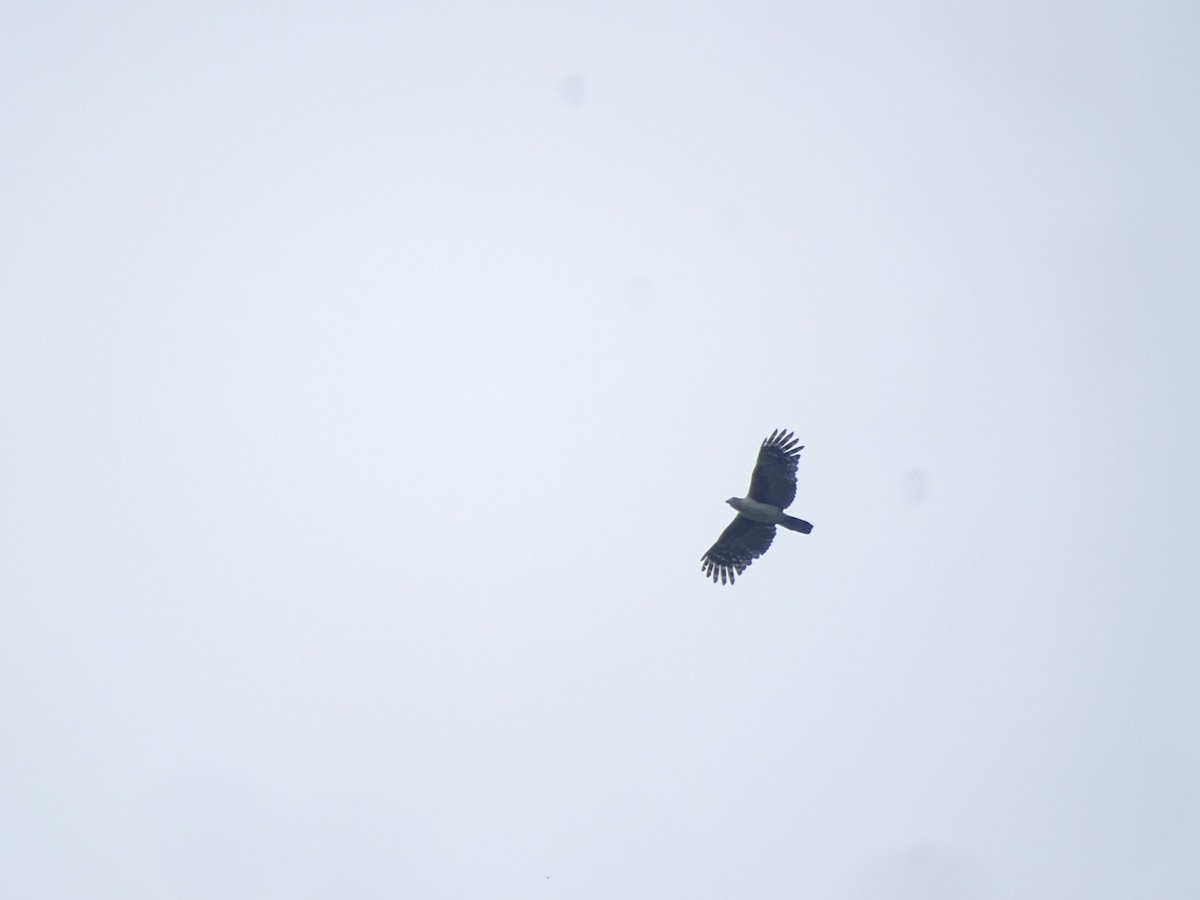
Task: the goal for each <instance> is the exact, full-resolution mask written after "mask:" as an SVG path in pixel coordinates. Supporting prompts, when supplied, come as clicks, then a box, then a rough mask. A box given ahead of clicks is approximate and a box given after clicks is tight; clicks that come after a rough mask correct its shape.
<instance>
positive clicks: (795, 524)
mask: <svg viewBox="0 0 1200 900" xmlns="http://www.w3.org/2000/svg"><path fill="white" fill-rule="evenodd" d="M779 524H780V525H782V526H783V527H784V528H786V529H787V530H788V531H798V532H800V533H801V534H808V533H809V532H810V531H812V523H811V522H805V521H804V520H803V519H797V518H796V517H795V516H789V515H788V514H787V513H784V514H783V520H782V521H781V522H780V523H779Z"/></svg>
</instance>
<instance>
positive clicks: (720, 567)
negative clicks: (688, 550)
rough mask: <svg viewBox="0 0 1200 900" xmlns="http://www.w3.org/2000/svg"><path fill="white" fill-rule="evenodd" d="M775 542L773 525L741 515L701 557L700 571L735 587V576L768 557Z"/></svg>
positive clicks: (714, 579)
mask: <svg viewBox="0 0 1200 900" xmlns="http://www.w3.org/2000/svg"><path fill="white" fill-rule="evenodd" d="M774 539H775V526H774V525H768V524H766V523H765V522H755V521H754V520H753V519H747V518H746V517H745V516H740V515H739V516H738V517H737V518H736V519H734V520H733V521H732V522H730V523H729V527H728V528H726V529H725V530H724V531H722V532H721V536H720V537H719V538H717V542H716V543H715V544H713V545H712V546H711V547H710V548H709V549H708V552H707V553H705V554H704V556H703V557H701V559H700V570H701V571H702V572H703V573H704V574H705V575H707V576H708V577H710V578H711V579H712V580H713V581H717V580H720V582H721V584H725V583H726V581H728V583H729V584H733V577H734V575H735V574H737V575H741V574H742V572H743V571H745V569H746V566H748V565H750V563H752V562H754V560H756V559H758V558H759V557H760V556H762V555H763V554H764V553H766V552H767V548H768V547H770V546H771V541H773V540H774Z"/></svg>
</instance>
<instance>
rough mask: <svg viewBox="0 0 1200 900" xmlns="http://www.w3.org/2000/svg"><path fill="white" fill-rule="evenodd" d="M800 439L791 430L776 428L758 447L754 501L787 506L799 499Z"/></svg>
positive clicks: (753, 482)
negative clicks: (797, 472) (797, 493)
mask: <svg viewBox="0 0 1200 900" xmlns="http://www.w3.org/2000/svg"><path fill="white" fill-rule="evenodd" d="M799 443H800V441H799V440H798V439H797V438H796V436H795V435H793V434H792V433H791V432H790V431H772V432H771V436H770V437H769V438H767V439H766V440H765V441H763V442H762V447H760V448H759V450H758V462H757V463H755V466H754V474H753V475H752V476H750V493H749V497H750V499H751V500H757V501H758V502H759V503H769V504H771V505H772V506H777V507H779V508H780V509H787V508H788V507H789V506H791V505H792V501H793V500H795V499H796V466H797V464H798V463H799V462H800V451H801V450H803V449H804V448H803V447H802V446H797V445H798V444H799Z"/></svg>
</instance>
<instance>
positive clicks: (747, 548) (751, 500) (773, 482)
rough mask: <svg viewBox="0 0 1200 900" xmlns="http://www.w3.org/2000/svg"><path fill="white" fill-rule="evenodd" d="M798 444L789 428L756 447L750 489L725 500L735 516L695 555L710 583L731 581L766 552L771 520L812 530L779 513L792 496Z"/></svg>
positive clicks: (772, 535)
mask: <svg viewBox="0 0 1200 900" xmlns="http://www.w3.org/2000/svg"><path fill="white" fill-rule="evenodd" d="M797 444H798V441H797V440H796V438H795V436H794V435H793V434H792V433H791V432H790V431H780V430H776V431H773V432H771V436H770V437H769V438H767V439H766V440H765V441H763V442H762V447H760V448H759V451H758V462H757V463H756V464H755V466H754V474H753V475H752V476H751V478H750V490H749V492H748V493H747V495H746V496H745V497H730V498H729V499H728V500H726V501H725V502H726V503H728V504H729V505H730V506H732V507H733V508H734V509H736V510H737V511H738V514H737V517H736V518H735V519H734V520H733V521H732V522H731V523H730V524H729V527H728V528H726V529H725V530H724V531H723V532H721V536H720V537H719V538H717V542H716V543H715V544H713V545H712V547H710V548H709V550H708V552H707V553H705V554H704V556H703V557H701V560H700V570H701V571H702V572H704V574H705V575H707V576H708V577H710V578H712V580H713V581H714V582H716V581H720V582H721V584H726V583H729V584H733V581H734V577H735V576H736V575H741V574H742V572H744V571H745V569H746V567H747V566H748V565H750V563H752V562H754V560H756V559H758V558H759V557H760V556H762V555H763V554H764V553H766V552H767V548H769V547H770V546H771V542H772V541H773V540H775V526H776V525H782V526H783V527H784V528H786V529H788V530H789V531H798V532H800V533H802V534H808V533H809V532H810V531H812V525H811V524H809V523H808V522H805V521H804V520H803V519H797V518H796V517H795V516H789V515H788V514H787V513H785V512H784V510H785V509H787V508H788V507H789V506H791V505H792V501H793V500H795V499H796V467H797V465H798V463H799V459H800V451H801V450H803V449H804V447H802V446H797Z"/></svg>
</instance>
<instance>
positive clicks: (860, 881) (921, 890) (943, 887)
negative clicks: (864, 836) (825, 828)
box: [838, 846, 988, 900]
mask: <svg viewBox="0 0 1200 900" xmlns="http://www.w3.org/2000/svg"><path fill="white" fill-rule="evenodd" d="M848 888H849V889H848V890H844V891H842V892H841V893H840V894H839V895H838V896H839V897H842V898H844V900H868V898H869V900H970V898H976V897H978V898H982V897H984V896H988V891H987V887H986V883H985V879H984V877H983V875H982V873H981V872H980V871H979V868H978V866H977V865H976V864H975V863H974V862H973V861H972V860H971V859H970V858H969V857H967V856H964V855H962V854H960V853H958V852H956V851H953V850H948V849H944V848H936V847H928V846H914V847H911V848H909V849H908V850H907V851H903V852H900V853H897V854H896V855H895V856H891V857H885V858H883V859H879V860H877V861H876V862H874V863H872V864H868V865H867V866H866V867H864V869H863V870H862V871H861V872H859V873H857V876H856V877H854V878H852V880H851V883H850V885H848Z"/></svg>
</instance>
